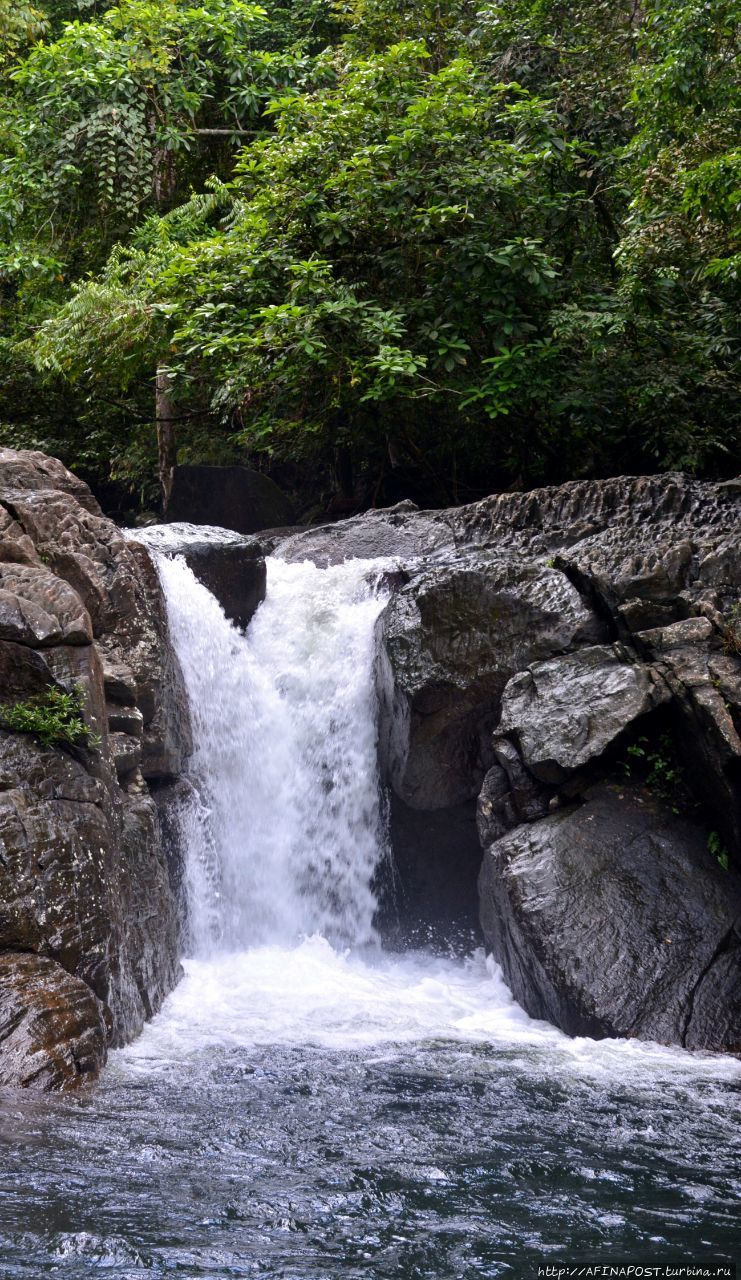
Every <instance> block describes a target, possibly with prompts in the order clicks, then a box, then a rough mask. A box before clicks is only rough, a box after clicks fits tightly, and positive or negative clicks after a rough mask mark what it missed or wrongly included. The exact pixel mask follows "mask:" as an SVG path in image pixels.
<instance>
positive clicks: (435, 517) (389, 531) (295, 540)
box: [276, 502, 454, 569]
mask: <svg viewBox="0 0 741 1280" xmlns="http://www.w3.org/2000/svg"><path fill="white" fill-rule="evenodd" d="M448 515H449V513H448V512H444V511H419V510H418V509H417V507H416V506H415V505H414V503H413V502H399V503H397V505H396V506H394V507H382V508H381V509H380V510H377V511H366V512H365V514H364V515H361V516H353V517H351V518H350V519H349V520H338V521H337V522H336V523H335V524H325V525H319V526H317V527H316V528H312V529H304V530H302V531H301V532H300V533H296V534H294V535H292V536H291V537H289V538H286V539H284V540H282V541H280V542H279V543H278V545H277V547H276V554H277V555H278V556H279V557H280V559H281V560H288V561H289V562H296V561H302V560H310V561H311V562H312V564H316V565H319V567H320V568H322V569H324V568H326V567H327V565H331V564H341V563H342V562H343V561H344V560H371V559H384V558H387V557H391V558H394V559H396V558H398V559H401V560H403V561H404V562H409V561H414V560H415V559H417V558H418V557H420V556H429V555H434V554H435V553H436V552H439V551H441V550H443V549H445V548H451V547H453V545H454V537H453V531H452V529H451V527H450V524H449V522H448V519H447V517H448Z"/></svg>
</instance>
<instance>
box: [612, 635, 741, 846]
mask: <svg viewBox="0 0 741 1280" xmlns="http://www.w3.org/2000/svg"><path fill="white" fill-rule="evenodd" d="M636 640H637V643H639V644H640V646H641V649H642V651H643V652H644V653H645V654H647V655H648V656H649V657H651V658H652V659H653V661H654V663H655V667H656V670H657V671H659V672H660V673H661V675H662V677H663V680H664V682H665V684H666V687H667V688H668V689H669V690H670V692H671V694H672V699H673V700H672V707H673V711H674V716H675V720H676V723H677V726H678V730H679V731H678V733H677V735H676V736H677V743H678V746H679V749H680V753H681V755H682V757H683V758H684V760H685V763H686V765H687V768H688V773H689V775H690V776H691V777H692V778H693V780H694V784H695V788H696V791H697V794H698V796H700V797H701V798H702V800H703V802H704V803H705V805H706V806H707V808H708V810H709V813H710V814H711V815H712V817H711V819H710V820H711V821H712V822H713V823H714V825H715V827H716V828H717V830H718V831H719V832H720V833H721V836H722V839H723V842H724V844H725V845H726V847H727V849H728V850H729V852H730V853H731V855H732V856H733V857H735V859H736V861H737V862H738V863H739V864H741V735H740V731H741V661H740V660H739V658H738V657H737V656H736V655H735V654H732V653H726V652H724V651H723V649H722V648H721V647H720V645H719V644H718V642H717V639H716V637H715V632H714V628H713V627H712V625H711V623H710V622H709V621H708V620H707V619H706V618H690V619H688V620H687V621H686V622H678V623H675V624H674V625H673V626H669V627H663V628H658V629H654V630H651V631H644V632H641V633H640V634H639V635H638V636H637V637H636Z"/></svg>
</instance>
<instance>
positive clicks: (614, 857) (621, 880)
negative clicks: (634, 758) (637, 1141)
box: [479, 784, 741, 1052]
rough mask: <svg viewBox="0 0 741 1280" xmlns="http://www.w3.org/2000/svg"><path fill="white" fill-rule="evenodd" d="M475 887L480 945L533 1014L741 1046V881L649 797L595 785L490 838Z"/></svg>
mask: <svg viewBox="0 0 741 1280" xmlns="http://www.w3.org/2000/svg"><path fill="white" fill-rule="evenodd" d="M479 887H480V897H481V921H482V927H483V930H484V936H485V938H486V942H487V945H488V946H489V948H490V949H491V951H492V952H493V954H494V956H495V957H496V958H497V960H499V962H500V964H501V965H502V969H503V971H504V975H505V979H506V981H507V983H508V985H509V986H510V988H511V990H512V992H513V994H514V996H515V998H516V999H517V1000H518V1001H519V1002H520V1004H522V1006H523V1007H524V1008H525V1009H526V1010H527V1012H528V1013H530V1014H531V1015H532V1016H533V1017H535V1018H545V1019H547V1020H548V1021H549V1022H552V1023H554V1024H555V1025H556V1026H558V1027H560V1028H561V1029H562V1030H563V1031H566V1032H567V1033H568V1034H570V1035H587V1036H594V1037H597V1038H600V1037H604V1036H635V1037H638V1038H639V1039H643V1040H656V1041H659V1042H661V1043H666V1044H680V1045H684V1046H685V1047H686V1048H689V1049H713V1050H726V1051H729V1050H730V1051H734V1052H735V1051H738V1050H741V984H740V983H739V976H741V881H739V878H738V877H737V876H735V875H733V874H732V873H729V872H728V871H724V870H722V869H721V868H720V867H719V865H718V863H717V862H716V861H715V860H714V859H713V858H712V857H711V856H710V854H709V853H708V850H707V845H706V834H705V832H704V830H703V829H702V828H700V827H697V826H694V825H693V824H691V823H689V822H687V821H686V820H685V819H683V818H680V817H678V816H677V815H676V814H674V813H673V812H672V811H671V810H670V809H668V808H667V807H666V806H665V805H663V804H661V803H659V802H658V801H657V800H656V799H655V797H652V796H650V795H649V794H648V793H646V792H645V791H642V790H641V789H638V788H631V787H627V786H618V785H606V784H605V785H602V786H599V787H596V788H594V789H593V790H591V791H590V792H589V793H588V796H587V799H586V802H585V803H584V804H583V805H581V806H580V807H578V808H570V809H567V810H564V811H560V812H556V813H554V814H553V815H551V816H550V817H547V818H543V819H541V820H539V821H536V822H534V823H531V824H528V825H524V826H520V827H518V828H516V829H514V830H512V831H511V832H509V833H508V834H506V835H504V836H502V837H501V838H500V839H498V840H496V841H495V842H494V843H493V844H492V845H491V846H490V847H489V848H488V849H487V851H486V853H485V855H484V861H483V866H482V870H481V876H480V881H479Z"/></svg>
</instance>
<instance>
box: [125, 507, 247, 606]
mask: <svg viewBox="0 0 741 1280" xmlns="http://www.w3.org/2000/svg"><path fill="white" fill-rule="evenodd" d="M138 536H139V537H140V538H141V541H142V542H143V543H144V545H145V546H147V547H150V548H151V549H152V550H153V551H159V552H160V553H161V554H163V555H167V556H182V557H183V559H184V560H185V562H186V564H187V565H188V566H189V567H190V568H191V569H192V570H193V573H194V574H195V576H196V577H197V578H198V580H199V582H202V583H203V585H204V586H205V587H208V589H209V591H210V592H211V593H212V595H214V596H216V599H217V600H218V602H219V604H220V605H221V607H222V609H223V610H224V613H225V614H226V616H227V618H229V619H230V621H231V622H233V623H234V624H235V625H236V626H238V627H246V626H247V625H248V623H249V621H250V619H251V617H252V615H253V614H254V612H255V610H256V609H257V607H258V605H260V604H262V601H263V600H264V599H265V584H266V569H265V557H264V555H263V550H262V546H261V544H260V542H259V541H258V540H257V539H256V538H249V537H245V536H243V535H241V534H238V533H233V532H231V531H230V530H228V529H217V528H212V527H211V526H209V525H197V524H187V523H182V524H174V523H173V524H160V525H149V526H148V527H147V528H146V529H142V530H141V531H140V534H139V535H138Z"/></svg>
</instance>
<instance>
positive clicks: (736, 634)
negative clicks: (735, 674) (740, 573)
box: [721, 600, 741, 657]
mask: <svg viewBox="0 0 741 1280" xmlns="http://www.w3.org/2000/svg"><path fill="white" fill-rule="evenodd" d="M721 635H722V638H723V648H724V650H725V652H726V653H732V654H735V655H736V656H737V657H741V600H737V601H736V603H735V604H734V605H733V607H732V608H731V609H730V610H729V611H728V615H727V616H726V617H725V618H724V619H723V628H722V631H721Z"/></svg>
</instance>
